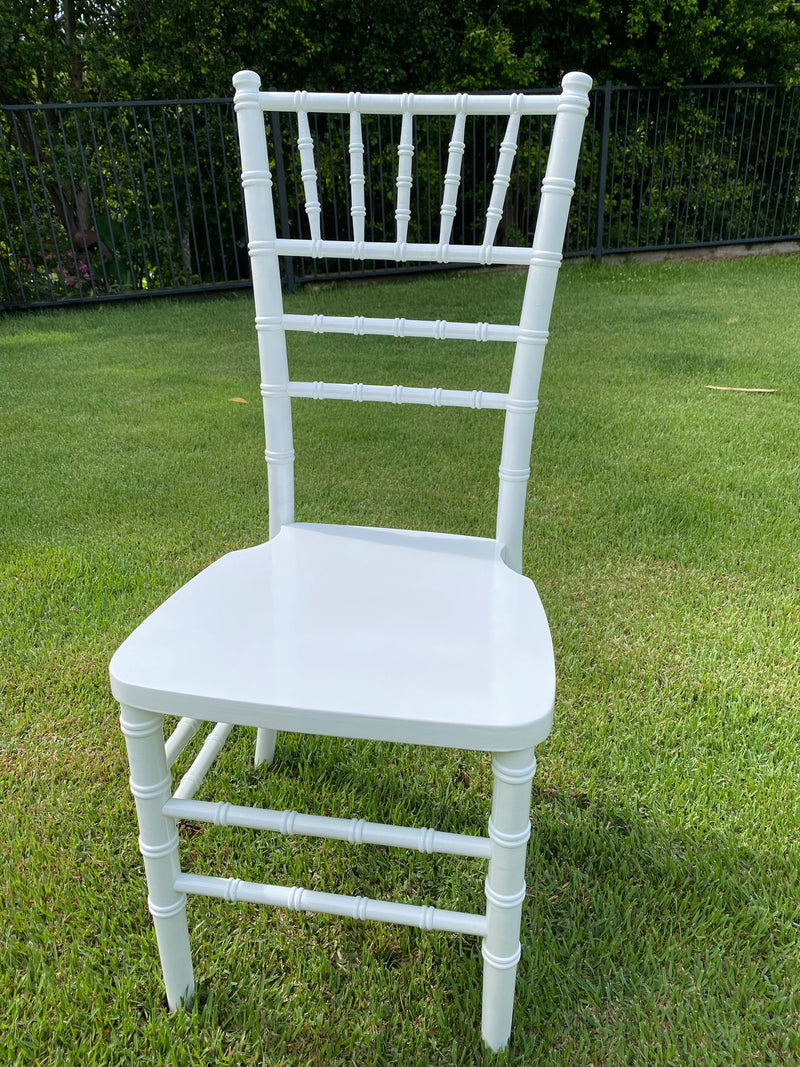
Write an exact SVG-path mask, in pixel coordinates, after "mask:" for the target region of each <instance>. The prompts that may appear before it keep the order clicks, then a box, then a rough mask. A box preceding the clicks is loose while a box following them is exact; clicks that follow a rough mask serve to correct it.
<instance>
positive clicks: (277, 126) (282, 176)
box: [269, 86, 295, 293]
mask: <svg viewBox="0 0 800 1067" xmlns="http://www.w3.org/2000/svg"><path fill="white" fill-rule="evenodd" d="M270 92H271V93H272V92H275V89H274V86H273V87H272V88H270ZM269 124H270V128H271V129H272V144H273V146H274V153H275V181H276V183H277V185H278V217H279V218H280V224H281V237H289V236H290V234H289V201H288V199H287V196H286V168H285V167H284V165H283V140H282V138H281V116H280V114H279V112H277V111H270V113H269ZM284 264H285V270H286V288H287V289H288V291H289V292H290V293H293V292H294V291H295V280H294V260H293V259H292V257H291V256H286V258H285V260H284Z"/></svg>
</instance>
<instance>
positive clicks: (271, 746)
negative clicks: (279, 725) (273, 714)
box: [254, 728, 278, 767]
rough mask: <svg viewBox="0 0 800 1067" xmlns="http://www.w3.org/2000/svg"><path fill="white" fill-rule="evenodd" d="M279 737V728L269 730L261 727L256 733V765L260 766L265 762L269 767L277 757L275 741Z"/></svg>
mask: <svg viewBox="0 0 800 1067" xmlns="http://www.w3.org/2000/svg"><path fill="white" fill-rule="evenodd" d="M277 737H278V731H277V730H267V729H265V728H261V729H259V730H258V732H257V733H256V755H255V760H254V763H255V765H256V767H260V766H261V764H262V763H263V764H264V765H265V766H267V767H269V765H270V763H272V761H273V759H274V758H275V741H276V740H277Z"/></svg>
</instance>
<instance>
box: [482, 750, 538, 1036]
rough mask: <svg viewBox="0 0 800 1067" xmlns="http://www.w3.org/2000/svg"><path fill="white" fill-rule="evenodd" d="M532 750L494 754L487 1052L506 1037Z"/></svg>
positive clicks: (485, 1025)
mask: <svg viewBox="0 0 800 1067" xmlns="http://www.w3.org/2000/svg"><path fill="white" fill-rule="evenodd" d="M535 770H536V757H535V755H534V750H533V749H532V748H529V749H522V750H521V751H518V752H499V753H495V756H494V758H493V760H492V771H493V776H494V785H493V791H492V814H491V817H490V819H489V838H490V841H491V858H490V860H489V869H488V872H487V875H486V920H487V933H486V937H485V938H484V940H483V945H482V954H483V1011H482V1021H481V1035H482V1037H483V1040H484V1041H485V1042H486V1044H487V1046H488V1047H489V1048H490V1049H491V1050H492V1052H498V1051H499V1050H500V1049H502V1048H505V1046H506V1045H507V1044H508V1039H509V1037H510V1036H511V1016H512V1013H513V1010H514V987H515V984H516V978H517V962H518V960H519V957H520V942H519V930H520V919H521V915H522V904H523V901H524V900H525V859H526V855H527V845H528V838H529V837H530V835H531V821H530V802H531V782H532V781H533V775H534V772H535Z"/></svg>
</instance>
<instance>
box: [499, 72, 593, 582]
mask: <svg viewBox="0 0 800 1067" xmlns="http://www.w3.org/2000/svg"><path fill="white" fill-rule="evenodd" d="M561 85H562V93H561V96H560V98H559V104H558V109H557V112H556V120H555V123H554V129H553V139H552V142H551V145H550V152H549V155H548V159H547V168H546V171H545V177H544V181H543V182H542V195H541V202H540V206H539V214H538V219H537V223H536V232H535V235H534V241H533V253H532V256H531V261H530V265H529V267H528V280H527V285H526V288H525V298H524V301H523V305H522V312H521V315H520V328H519V335H518V338H517V345H516V350H515V353H514V364H513V370H512V373H511V382H510V385H509V390H508V403H507V407H506V420H505V428H504V432H503V450H502V455H501V459H500V471H499V479H500V488H499V493H498V501H497V528H496V536H497V540H498V541H500V543H501V544H502V545H503V546H504V548H503V558H504V559H505V561H506V563H507V564H508V566H509V567H512V568H513V569H514V570H515V571H519V572H521V571H522V536H523V528H524V523H525V500H526V495H527V487H528V479H529V477H530V455H531V444H532V440H533V427H534V421H535V418H536V410H537V408H538V405H539V381H540V379H541V375H542V362H543V359H544V350H545V346H546V344H547V338H548V327H549V323H550V311H551V308H552V306H553V297H554V295H555V287H556V279H557V277H558V269H559V267H560V266H561V260H562V250H563V247H564V238H565V235H566V230H567V217H568V215H569V206H570V201H571V199H572V193H573V191H574V188H575V180H574V176H575V171H576V168H577V163H578V153H579V151H580V145H581V133H582V131H583V125H584V120H585V118H586V114H587V112H588V110H589V90H590V89H591V87H592V79H591V78H590V77H589V76H588V75H586V74H580V73H571V74H567V75H565V76H564V78H563V80H562V82H561Z"/></svg>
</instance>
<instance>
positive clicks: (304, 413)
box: [0, 257, 800, 1067]
mask: <svg viewBox="0 0 800 1067" xmlns="http://www.w3.org/2000/svg"><path fill="white" fill-rule="evenodd" d="M521 287H522V280H521V278H520V277H519V276H518V275H516V274H514V273H507V272H494V273H473V274H470V275H469V276H466V277H454V276H449V275H439V276H435V277H430V278H426V279H421V280H415V281H403V282H395V283H386V284H380V285H375V286H368V287H353V288H346V289H341V290H340V291H339V292H336V291H333V292H331V291H319V292H306V293H303V294H299V295H297V296H296V297H295V298H293V300H292V304H293V306H294V307H296V308H297V309H302V310H304V311H306V310H312V311H325V310H327V309H329V308H331V307H332V302H333V301H334V299H335V300H336V301H337V306H338V307H341V305H342V304H344V305H345V307H344V309H343V310H342V311H341V312H340V313H344V314H346V313H367V314H368V313H370V311H372V312H373V313H376V314H391V315H395V314H405V315H406V316H408V317H412V316H414V317H426V316H429V315H434V316H437V317H442V315H444V317H447V318H450V319H459V318H471V317H475V318H487V319H491V320H493V321H506V315H513V311H507V310H506V309H507V307H511V308H513V307H514V305H515V301H517V299H518V298H519V295H520V292H521ZM442 305H443V306H444V308H445V310H444V312H442ZM508 321H511V320H510V319H509V320H508ZM254 337H255V335H254V331H253V329H252V309H251V304H250V299H249V297H247V296H228V297H222V298H207V299H205V300H195V299H192V300H184V301H181V302H174V303H173V302H167V301H161V300H158V301H156V300H154V301H152V302H144V303H137V304H135V305H134V304H125V305H115V306H111V305H107V306H103V307H98V308H92V309H86V310H75V309H72V310H66V311H58V312H53V313H46V314H28V315H24V316H18V317H13V318H7V319H6V320H4V321H3V322H2V323H0V367H1V368H2V388H1V389H0V411H1V412H2V421H3V427H4V429H3V448H2V453H0V520H1V521H0V537H1V538H2V554H1V555H0V561H1V562H0V568H1V570H0V573H1V574H2V585H0V604H1V608H2V633H1V634H0V649H1V651H2V684H3V694H2V700H3V703H2V727H3V729H2V741H0V791H1V792H2V797H3V804H2V812H1V814H0V841H2V857H3V861H2V870H1V871H0V879H2V896H3V910H4V916H3V918H4V921H3V924H2V947H1V948H0V1031H1V1032H2V1033H3V1035H4V1040H3V1041H2V1042H1V1043H0V1045H1V1046H2V1047H0V1063H2V1064H9V1065H10V1064H15V1065H17V1064H19V1065H23V1064H24V1065H28V1064H47V1065H50V1064H76V1065H77V1064H80V1065H96V1064H98V1065H99V1064H103V1065H109V1067H120V1065H127V1064H131V1065H133V1064H137V1065H151V1064H152V1065H156V1064H159V1065H160V1064H175V1065H181V1067H182V1065H189V1064H191V1065H195V1064H196V1065H198V1067H199V1065H201V1064H202V1065H204V1067H213V1065H234V1064H236V1065H237V1067H242V1065H256V1064H268V1065H273V1064H275V1065H277V1064H281V1065H283V1064H286V1065H288V1064H302V1065H305V1064H313V1065H323V1064H324V1065H325V1067H334V1065H338V1064H358V1065H362V1064H372V1063H374V1064H398V1065H404V1067H405V1065H412V1064H420V1065H427V1064H480V1063H483V1062H484V1060H485V1061H486V1062H491V1057H488V1056H487V1057H484V1055H483V1053H482V1052H481V1051H480V1041H479V1026H480V1013H479V988H480V970H481V967H480V963H481V961H480V953H479V951H478V947H477V944H476V943H475V942H474V941H473V940H471V939H469V938H459V937H454V936H450V935H446V934H434V935H430V934H423V933H421V932H419V931H416V930H410V929H406V928H401V927H389V926H376V925H372V924H357V923H354V922H349V921H341V920H337V919H333V918H326V917H320V916H305V915H296V914H285V913H282V912H275V911H266V910H257V909H255V908H251V907H248V906H240V905H237V906H231V905H227V904H224V903H222V902H220V901H210V900H199V899H193V900H191V901H190V908H189V912H190V924H191V926H192V929H193V939H194V947H195V957H196V959H195V963H196V972H197V977H198V980H199V996H198V998H197V1001H196V1003H195V1006H194V1007H193V1009H192V1010H191V1011H188V1012H183V1013H178V1014H176V1015H173V1016H170V1015H168V1014H167V1013H166V1011H165V1010H164V1008H163V1004H162V997H163V991H162V987H161V981H160V973H159V969H158V963H157V956H156V950H155V943H154V938H153V935H152V930H151V927H150V923H149V917H148V914H147V909H146V902H145V886H144V878H143V873H142V866H141V860H140V857H139V854H138V851H137V843H136V827H135V816H134V811H133V804H132V801H131V799H130V797H129V793H128V788H127V767H126V762H125V756H124V745H123V740H122V736H121V734H120V732H119V728H118V722H117V711H116V708H115V706H114V703H113V701H112V698H111V695H110V693H109V691H108V685H107V674H106V665H107V662H108V659H109V657H110V656H111V653H112V652H113V650H114V648H115V647H116V645H117V644H118V643H119V642H120V641H121V640H122V638H123V637H124V636H126V634H127V633H128V632H129V631H130V630H131V629H132V628H133V626H134V625H135V624H136V623H137V622H138V621H139V620H140V619H141V618H142V617H143V616H144V615H145V614H146V613H147V612H148V611H149V610H150V609H152V608H153V607H155V605H156V604H158V603H159V602H160V601H161V600H162V599H163V598H164V597H165V596H166V595H167V594H168V593H169V592H170V591H171V590H173V589H174V588H175V587H176V586H177V585H179V584H180V583H181V582H183V581H184V580H186V579H187V578H188V577H189V576H190V575H192V574H193V573H195V572H196V571H197V570H198V569H199V568H201V567H202V566H204V565H205V564H207V563H208V562H210V561H211V560H212V559H214V558H215V557H216V556H218V555H220V554H221V553H222V552H224V551H227V550H229V549H232V548H236V547H241V546H244V545H249V544H254V543H257V542H258V541H261V540H264V539H265V538H266V529H267V526H266V468H265V464H264V461H263V426H262V423H261V412H260V398H259V393H258V371H257V363H256V357H255V340H254ZM798 338H800V261H799V260H798V259H797V258H795V257H780V258H763V259H758V260H738V261H729V262H714V263H707V264H703V263H681V264H678V263H669V264H661V265H655V266H647V267H641V266H639V267H637V266H631V265H624V266H611V265H604V266H602V267H599V268H598V267H596V266H595V265H593V264H590V265H572V264H568V265H567V266H566V267H565V268H564V270H563V272H562V278H561V286H560V291H559V293H558V295H557V299H556V308H555V312H554V318H553V324H552V340H551V344H550V347H549V349H548V354H547V359H546V365H545V374H544V378H543V381H542V390H541V396H542V404H541V409H540V413H539V417H538V422H537V430H536V435H535V438H534V455H533V480H532V484H531V491H530V495H529V509H528V535H527V543H526V556H525V571H526V573H527V574H529V575H531V577H533V578H534V580H535V581H536V584H537V586H538V588H539V591H540V593H541V596H542V599H543V601H544V603H545V607H546V608H547V611H548V615H549V617H550V620H551V625H552V630H553V638H554V644H555V649H556V658H557V665H558V698H557V718H556V727H555V729H554V732H553V734H552V736H551V738H550V739H549V740H548V742H547V743H546V744H544V745H542V746H541V747H540V749H539V751H538V756H539V761H540V762H539V771H538V773H537V777H536V779H535V780H534V794H533V836H532V840H531V847H530V854H529V873H528V886H529V890H528V902H527V907H526V911H525V913H524V917H523V957H522V962H521V965H520V972H519V982H518V996H517V1004H516V1013H515V1029H514V1035H513V1043H512V1046H511V1049H510V1051H509V1053H508V1055H507V1058H503V1057H501V1058H500V1060H499V1061H498V1062H501V1063H502V1062H507V1063H508V1064H513V1065H521V1064H531V1065H536V1064H565V1065H566V1064H573V1065H577V1067H588V1065H590V1064H593V1065H601V1064H602V1065H615V1064H642V1065H650V1064H665V1065H666V1064H680V1065H684V1064H707V1065H715V1067H717V1065H719V1064H723V1063H724V1064H739V1063H741V1064H751V1063H797V1062H800V1037H798V1034H799V1033H800V930H799V929H798V927H799V926H800V903H798V902H799V901H800V877H798V871H800V846H799V844H798V827H800V789H798V784H800V700H799V699H798V698H800V672H799V671H798V663H800V611H799V610H798V608H799V606H800V600H799V598H798V594H799V592H800V579H799V578H798V574H799V573H800V570H799V567H798V564H799V562H800V560H799V556H800V503H799V502H798V501H799V496H800V493H799V490H798V485H799V484H800V384H799V383H800V343H798ZM294 350H295V367H294V374H295V376H296V377H310V378H312V379H313V378H319V379H324V380H329V381H337V380H338V381H380V382H385V383H387V384H393V383H395V382H400V383H402V384H428V385H441V386H444V387H447V386H451V385H453V386H458V387H461V388H470V389H471V388H484V389H495V388H503V384H504V376H505V375H506V374H507V371H508V366H509V362H510V355H509V352H508V350H507V349H506V348H505V347H503V346H490V345H478V344H465V345H458V344H455V345H452V346H450V345H444V344H442V343H439V344H436V343H434V342H430V343H428V342H419V343H418V344H413V345H412V346H411V348H410V352H409V351H408V350H407V349H406V348H403V347H402V346H399V345H398V344H397V343H396V342H394V341H393V340H391V339H378V340H376V339H371V340H369V339H357V340H356V339H353V338H332V339H330V343H326V345H325V351H324V352H323V353H322V354H321V355H320V352H319V343H318V341H316V339H314V338H313V337H297V338H296V339H295V344H294ZM370 357H373V361H374V357H377V369H375V370H370V369H368V365H369V362H370ZM709 385H718V386H729V387H738V388H750V389H752V388H764V389H772V390H776V391H775V392H769V393H765V392H736V391H722V390H712V389H709V388H707V386H709ZM232 398H239V399H238V400H234V399H232ZM242 401H244V402H242ZM296 407H297V417H296V434H295V436H296V442H295V443H296V449H297V454H298V463H297V481H298V493H297V498H298V516H297V517H298V518H299V519H308V520H311V519H318V520H330V521H346V522H356V523H369V524H384V523H387V524H392V525H408V526H411V527H419V526H432V527H433V528H437V529H449V530H455V531H460V532H465V533H473V534H486V535H492V534H493V532H494V517H493V507H494V494H495V485H496V468H497V463H498V460H499V439H500V433H501V422H500V419H499V417H497V413H479V412H471V411H452V410H433V409H409V408H401V409H398V408H394V407H392V406H390V405H358V406H356V405H351V404H336V403H332V404H326V405H321V404H316V403H314V402H313V401H307V402H301V401H298V402H297V404H296ZM252 742H253V737H252V735H251V734H248V733H247V732H246V731H242V732H241V733H240V734H238V735H236V740H235V741H233V742H232V743H231V745H230V747H229V748H228V749H226V751H225V753H224V755H223V757H222V758H221V760H220V761H219V762H218V765H216V766H215V769H214V771H212V774H211V775H210V777H209V779H208V784H207V787H206V789H207V793H208V794H209V795H210V794H213V795H215V796H217V797H218V798H220V799H230V800H236V799H240V798H243V802H247V801H253V800H255V799H256V798H259V799H260V802H261V803H262V804H263V805H265V806H272V807H280V806H282V805H287V806H290V807H294V808H296V809H297V810H301V811H320V810H322V811H325V812H327V813H330V814H336V815H342V816H348V817H349V816H351V815H361V816H364V817H366V818H367V819H370V818H380V817H384V818H385V819H386V820H387V821H403V820H408V821H409V822H412V823H416V824H417V825H438V826H439V827H440V828H442V829H446V830H450V829H455V830H460V831H463V832H483V827H484V820H485V817H486V814H487V812H488V808H487V800H488V790H489V786H490V773H489V768H488V765H487V760H486V759H485V758H484V757H482V756H479V755H476V754H473V753H440V752H436V751H430V752H429V751H426V750H422V749H417V748H393V747H390V746H382V745H367V744H357V743H352V742H334V741H324V742H319V741H316V740H313V739H312V740H307V739H303V738H294V737H290V736H287V735H282V736H281V738H280V739H279V746H278V752H277V758H276V761H275V764H274V765H273V767H272V768H270V769H269V770H264V769H263V768H262V769H259V770H255V769H254V768H253V766H252V760H251V756H252ZM398 783H399V785H398ZM398 855H400V859H399V862H397V856H398ZM390 859H391V861H392V862H391V863H390ZM184 863H185V866H186V867H187V868H189V869H196V870H204V871H206V872H208V873H222V872H223V871H228V870H229V869H230V873H235V874H237V875H239V876H240V877H244V878H257V879H263V880H267V881H270V880H274V881H285V882H287V883H288V884H300V885H307V886H310V887H313V888H324V889H330V890H334V891H340V892H356V893H364V894H365V895H373V896H375V895H381V894H383V895H386V896H388V895H390V894H392V893H395V894H397V895H398V896H400V897H401V898H402V897H403V896H404V895H405V897H407V898H408V897H409V895H410V894H412V893H413V894H414V895H415V896H416V899H417V900H418V901H419V902H427V903H430V902H436V903H438V904H440V906H442V907H455V908H461V909H467V908H471V907H480V905H481V899H482V885H481V881H480V865H479V864H476V863H475V861H470V860H451V859H447V858H443V857H438V858H433V857H424V856H419V855H412V856H409V857H407V858H406V857H405V856H402V854H396V853H392V856H391V857H389V856H388V855H387V852H386V851H385V850H381V849H375V850H366V849H363V850H358V849H353V848H351V846H346V845H339V844H336V843H333V842H324V843H314V842H311V841H303V840H298V839H284V838H279V839H278V840H274V839H273V838H267V837H263V836H262V837H259V836H257V835H255V834H253V833H251V832H249V831H237V832H236V834H235V835H231V832H230V831H227V832H226V833H223V832H222V831H219V830H217V829H216V828H213V827H208V828H205V829H203V830H201V829H200V828H199V827H198V830H197V832H196V833H195V834H194V835H193V836H192V837H191V838H190V839H189V840H188V842H187V848H186V850H185V852H184Z"/></svg>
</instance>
